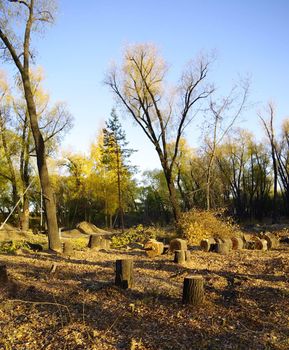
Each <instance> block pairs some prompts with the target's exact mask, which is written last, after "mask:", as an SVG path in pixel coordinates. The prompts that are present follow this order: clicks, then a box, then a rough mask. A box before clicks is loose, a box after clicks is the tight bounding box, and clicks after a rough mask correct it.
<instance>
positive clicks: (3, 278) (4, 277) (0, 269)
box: [0, 265, 8, 288]
mask: <svg viewBox="0 0 289 350" xmlns="http://www.w3.org/2000/svg"><path fill="white" fill-rule="evenodd" d="M7 283H8V274H7V266H6V265H0V288H1V287H3V286H5V285H6V284H7Z"/></svg>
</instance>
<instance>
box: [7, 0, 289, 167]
mask: <svg viewBox="0 0 289 350" xmlns="http://www.w3.org/2000/svg"><path fill="white" fill-rule="evenodd" d="M288 16H289V2H288V1H286V0H279V1H273V0H271V1H269V0H267V1H261V0H255V1H248V0H247V1H241V0H238V1H229V0H226V1H225V0H220V1H214V0H204V1H195V0H179V1H177V2H176V1H164V0H159V1H152V0H149V1H146V2H145V3H144V2H142V1H129V0H123V1H112V0H108V1H92V0H90V1H86V2H85V4H84V3H83V2H71V1H69V0H60V1H59V11H58V16H57V21H56V24H55V25H54V26H53V27H52V28H50V29H49V30H48V31H47V32H46V33H45V35H44V36H43V37H42V36H41V37H40V38H38V39H37V40H35V41H34V46H35V47H36V48H37V51H38V58H37V64H40V65H41V66H43V67H44V71H45V75H46V84H45V85H46V87H47V89H48V90H49V93H50V95H51V96H52V98H53V99H54V100H55V101H58V100H61V101H66V102H67V104H68V106H69V109H70V111H71V113H72V114H73V115H74V117H75V123H74V124H75V126H74V129H73V130H72V131H71V132H70V134H69V135H68V136H67V137H66V139H65V143H64V147H66V148H72V149H73V150H75V151H79V150H80V151H87V150H88V148H89V144H90V143H91V142H93V141H94V139H95V137H96V134H97V131H98V130H99V128H101V127H103V126H104V121H105V120H106V119H107V118H109V116H110V112H111V109H112V107H113V106H114V105H115V102H114V100H113V96H112V94H111V92H110V91H109V89H108V88H107V87H106V86H104V85H103V80H104V74H105V72H106V70H107V68H108V67H109V64H110V62H111V61H112V60H115V61H116V62H119V61H120V60H121V56H122V52H123V49H124V47H125V45H126V44H130V43H137V42H150V43H154V44H155V45H157V46H158V47H159V48H160V50H161V52H162V54H163V56H164V58H165V60H166V61H167V62H168V64H169V67H170V74H169V77H170V84H173V83H174V82H176V81H177V79H178V77H179V76H180V73H181V71H182V68H183V66H184V65H185V64H186V63H187V62H188V61H189V60H190V58H194V57H195V56H196V55H197V54H198V53H199V52H207V53H210V52H212V51H213V52H215V53H216V56H217V59H216V61H215V63H214V64H213V67H212V69H211V73H210V75H209V80H211V81H212V82H214V83H215V84H216V87H217V89H218V92H219V93H220V94H226V93H228V92H229V91H230V89H231V87H232V84H233V82H234V81H236V80H238V77H239V76H240V75H241V76H247V75H250V76H251V87H250V101H251V103H252V107H251V108H250V109H249V110H247V111H246V113H245V114H244V115H243V118H242V120H243V122H242V123H241V124H240V126H242V127H246V128H249V129H250V130H253V131H254V132H255V133H257V134H258V135H259V137H262V135H263V132H262V127H261V124H260V121H259V120H258V117H257V111H258V110H260V109H262V108H263V106H265V105H266V103H267V102H268V100H272V101H274V102H275V104H276V106H277V113H276V123H277V124H278V123H279V122H281V120H282V119H284V117H286V116H288V115H289V113H288V91H287V82H288V80H289V79H288V78H289V66H288V62H289V48H288V36H289V21H288ZM10 69H11V68H10ZM119 114H120V115H121V113H119ZM122 124H123V127H124V129H125V130H126V134H127V139H128V141H129V142H130V147H132V148H134V149H138V150H139V152H137V153H136V154H134V155H133V159H132V163H135V164H137V165H139V166H141V168H142V169H146V168H154V167H159V160H158V159H157V155H156V153H155V150H154V148H153V146H152V145H150V144H149V142H148V141H147V140H146V138H145V136H144V135H143V134H142V131H141V130H139V129H138V128H137V127H136V126H133V123H132V120H131V119H130V118H124V119H123V120H122ZM196 124H202V116H200V117H199V119H198V120H197V122H196ZM197 135H198V133H197V132H196V130H195V128H193V127H191V128H189V129H188V130H187V132H186V137H187V139H188V141H189V142H190V143H191V144H192V145H194V144H195V142H196V137H197Z"/></svg>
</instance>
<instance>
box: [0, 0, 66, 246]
mask: <svg viewBox="0 0 289 350" xmlns="http://www.w3.org/2000/svg"><path fill="white" fill-rule="evenodd" d="M53 5H54V4H53V1H44V0H8V1H7V0H6V1H5V0H1V1H0V39H1V46H0V48H1V49H2V56H3V58H4V59H8V60H12V62H13V63H14V64H15V66H16V67H17V69H18V71H19V73H20V75H21V79H22V83H23V89H24V94H25V100H26V104H27V111H28V114H29V119H30V126H31V130H32V134H33V138H34V142H35V150H36V155H37V166H38V172H39V178H40V183H41V187H42V191H43V196H44V205H45V212H46V218H47V226H48V238H49V248H50V249H51V250H54V251H60V250H61V242H60V238H59V234H58V224H57V217H56V203H55V198H54V193H53V189H52V186H51V183H50V179H49V173H48V167H47V162H46V148H45V142H44V138H43V136H42V133H41V130H40V128H39V124H38V118H37V109H36V104H35V100H34V96H33V88H32V84H31V76H30V61H31V58H33V56H34V55H33V53H32V49H31V35H32V33H33V32H34V31H37V30H38V29H40V27H41V26H42V25H43V24H47V23H51V22H52V21H53V8H54V6H53ZM13 20H16V21H18V22H19V21H20V20H21V21H22V23H23V31H21V30H20V31H19V29H18V30H17V29H16V28H15V21H13ZM19 32H20V33H19Z"/></svg>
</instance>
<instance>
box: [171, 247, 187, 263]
mask: <svg viewBox="0 0 289 350" xmlns="http://www.w3.org/2000/svg"><path fill="white" fill-rule="evenodd" d="M174 262H175V263H177V264H184V263H185V262H186V251H185V250H175V258H174Z"/></svg>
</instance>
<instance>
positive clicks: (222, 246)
mask: <svg viewBox="0 0 289 350" xmlns="http://www.w3.org/2000/svg"><path fill="white" fill-rule="evenodd" d="M230 250H231V249H230V245H229V244H228V243H227V242H219V243H217V244H216V253H219V254H222V255H227V254H229V252H230Z"/></svg>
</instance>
